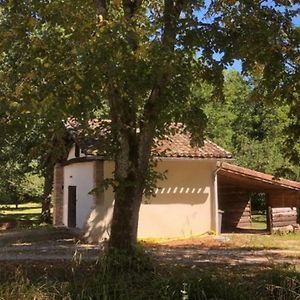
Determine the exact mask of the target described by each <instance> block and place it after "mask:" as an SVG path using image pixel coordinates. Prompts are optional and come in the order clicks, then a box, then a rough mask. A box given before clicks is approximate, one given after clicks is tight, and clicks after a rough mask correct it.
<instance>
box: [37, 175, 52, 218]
mask: <svg viewBox="0 0 300 300" xmlns="http://www.w3.org/2000/svg"><path fill="white" fill-rule="evenodd" d="M44 180H45V181H44V182H45V183H44V192H43V199H42V213H41V217H40V222H41V223H47V224H51V212H50V208H51V193H52V187H53V171H49V172H47V174H46V175H45V179H44Z"/></svg>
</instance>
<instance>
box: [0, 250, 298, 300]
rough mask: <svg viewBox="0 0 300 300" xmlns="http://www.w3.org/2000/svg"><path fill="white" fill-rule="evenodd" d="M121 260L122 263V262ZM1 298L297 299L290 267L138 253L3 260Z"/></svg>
mask: <svg viewBox="0 0 300 300" xmlns="http://www.w3.org/2000/svg"><path fill="white" fill-rule="evenodd" d="M125 261H126V263H124V262H125ZM0 267H1V269H5V270H6V272H1V274H0V299H1V300H10V299H20V300H27V299H65V300H67V299H68V300H69V299H124V300H126V299H128V300H129V299H130V300H135V299H138V300H142V299H181V300H188V299H205V300H206V299H228V300H229V299H230V300H233V299H255V298H257V299H298V298H297V297H300V274H299V273H297V272H296V271H295V270H294V269H293V268H287V267H281V268H275V269H270V268H267V267H264V268H263V267H259V268H258V267H245V268H241V269H237V268H233V267H226V266H219V267H207V266H206V267H205V266H204V267H203V268H187V267H175V266H171V265H162V264H159V263H158V262H156V261H153V260H152V258H151V256H149V254H145V253H141V252H140V253H138V255H137V256H135V259H133V260H131V261H130V262H129V263H128V260H125V259H124V256H122V255H116V254H114V255H110V256H105V258H104V259H100V260H99V261H98V262H97V263H89V264H87V263H82V262H80V261H76V260H74V261H73V262H71V263H67V262H65V263H59V264H58V263H56V264H51V263H43V264H41V263H33V264H32V263H27V264H24V265H22V266H20V265H17V264H12V263H9V264H2V265H1V266H0Z"/></svg>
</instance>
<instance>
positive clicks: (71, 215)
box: [68, 185, 76, 227]
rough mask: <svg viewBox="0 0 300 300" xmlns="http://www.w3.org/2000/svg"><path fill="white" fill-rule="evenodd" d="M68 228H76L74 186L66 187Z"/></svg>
mask: <svg viewBox="0 0 300 300" xmlns="http://www.w3.org/2000/svg"><path fill="white" fill-rule="evenodd" d="M68 227H76V186H74V185H69V186H68Z"/></svg>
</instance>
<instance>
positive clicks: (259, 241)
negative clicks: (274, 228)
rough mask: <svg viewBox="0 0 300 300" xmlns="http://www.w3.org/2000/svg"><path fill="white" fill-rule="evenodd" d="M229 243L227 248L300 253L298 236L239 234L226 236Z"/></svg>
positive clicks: (297, 234)
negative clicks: (282, 250)
mask: <svg viewBox="0 0 300 300" xmlns="http://www.w3.org/2000/svg"><path fill="white" fill-rule="evenodd" d="M228 236H230V241H229V242H228V244H227V246H228V247H234V248H252V249H286V250H295V251H300V234H299V233H289V234H284V235H278V234H272V235H270V234H263V235H261V234H251V235H247V234H243V235H242V234H241V235H228Z"/></svg>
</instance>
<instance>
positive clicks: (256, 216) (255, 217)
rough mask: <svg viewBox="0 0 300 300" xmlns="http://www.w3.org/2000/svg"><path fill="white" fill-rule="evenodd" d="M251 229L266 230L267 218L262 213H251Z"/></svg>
mask: <svg viewBox="0 0 300 300" xmlns="http://www.w3.org/2000/svg"><path fill="white" fill-rule="evenodd" d="M251 221H252V225H251V227H252V229H261V230H263V229H267V217H266V214H265V213H263V212H253V213H252V218H251Z"/></svg>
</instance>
